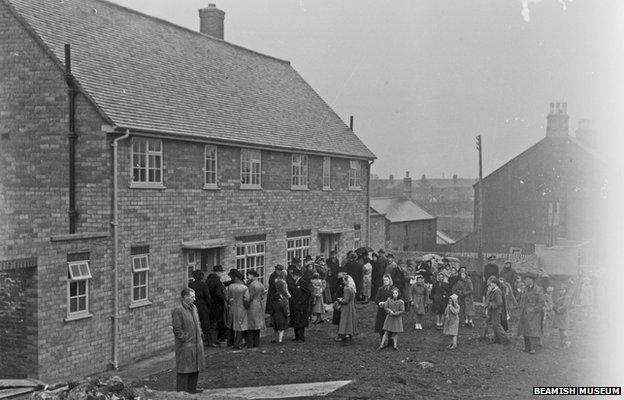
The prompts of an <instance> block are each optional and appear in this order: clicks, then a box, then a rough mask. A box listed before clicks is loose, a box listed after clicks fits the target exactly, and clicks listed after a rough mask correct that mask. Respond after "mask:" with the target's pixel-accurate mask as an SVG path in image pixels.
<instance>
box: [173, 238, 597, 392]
mask: <svg viewBox="0 0 624 400" xmlns="http://www.w3.org/2000/svg"><path fill="white" fill-rule="evenodd" d="M358 250H361V249H358ZM490 261H491V262H490V263H488V264H487V265H486V266H485V267H484V275H483V278H484V280H485V281H484V285H483V286H484V288H483V292H482V293H479V294H477V293H475V290H474V284H473V280H472V279H471V277H470V276H469V273H468V271H467V270H466V268H465V267H459V268H456V267H454V266H452V265H451V263H450V262H447V260H446V259H438V260H436V259H433V258H432V259H427V260H422V259H421V260H407V261H403V260H398V261H397V260H395V258H394V256H393V255H392V254H387V255H386V253H385V251H384V250H383V249H381V250H379V251H378V252H377V253H374V252H372V251H370V249H366V248H363V250H361V251H350V252H349V253H347V255H346V256H345V257H344V258H343V259H342V260H339V259H338V258H337V255H336V252H335V251H332V252H331V254H330V257H329V258H327V259H324V258H323V257H321V256H318V257H316V258H315V259H313V258H312V257H311V256H309V255H307V256H305V258H304V260H299V259H297V258H293V259H292V260H291V261H290V263H289V264H288V266H287V267H286V268H285V267H284V266H282V265H279V264H278V265H276V266H275V269H274V271H273V273H272V274H271V275H270V276H269V277H268V279H267V285H266V287H265V285H264V284H263V283H261V281H260V279H259V274H258V272H257V271H256V270H254V269H248V270H246V271H245V275H243V273H242V272H241V271H239V270H237V269H231V270H229V271H228V272H227V273H225V271H224V270H223V268H222V266H220V265H216V266H215V267H214V268H213V271H212V273H211V274H209V275H208V277H207V278H206V279H204V274H203V272H202V271H199V270H195V271H193V273H192V276H193V279H192V280H191V281H190V282H189V284H188V288H185V289H184V290H183V291H182V293H181V297H182V299H181V304H180V305H179V306H178V307H176V308H175V309H174V311H173V314H172V325H173V330H174V335H175V338H176V360H177V364H176V367H177V371H178V390H183V391H189V392H194V391H195V388H196V383H197V372H198V371H199V370H201V369H202V368H203V349H204V347H217V346H220V345H222V344H223V343H226V344H227V345H228V346H230V347H232V348H233V349H235V350H239V349H242V348H243V346H245V347H248V348H254V347H258V346H259V345H260V331H261V330H262V329H264V328H265V319H266V314H268V315H269V316H270V326H271V328H272V330H273V335H272V338H271V343H274V344H277V345H279V344H283V342H284V332H285V331H286V330H287V329H288V328H289V327H292V328H293V330H294V338H293V339H292V340H293V341H294V342H299V343H301V342H305V340H306V338H305V329H306V328H307V327H308V326H309V324H320V323H325V322H329V321H330V320H329V319H325V318H324V316H325V314H326V312H331V313H332V315H331V322H332V323H333V324H334V325H336V326H337V334H336V338H335V341H337V342H342V343H343V344H345V345H348V344H350V343H351V342H352V340H353V337H354V336H355V335H356V334H357V331H358V326H357V322H358V318H357V314H356V307H355V304H356V302H360V303H369V302H371V301H373V302H374V303H375V304H376V318H375V325H374V330H375V332H377V333H378V334H379V346H378V350H383V349H384V348H387V347H388V348H392V349H394V350H397V349H398V334H399V333H401V332H403V331H404V329H405V327H404V323H403V316H404V315H405V313H408V312H409V313H413V315H414V316H415V321H416V322H415V324H414V330H422V329H424V324H425V322H424V321H425V319H424V316H425V315H426V314H427V313H431V314H433V315H435V320H436V323H435V329H436V330H439V331H441V333H442V334H444V335H447V336H448V337H449V342H450V343H449V345H448V349H451V350H452V349H455V348H457V346H458V334H459V326H460V321H462V320H463V324H464V325H465V326H466V327H467V328H474V326H475V325H474V321H473V318H474V316H475V305H474V303H475V302H476V301H480V300H483V301H484V303H483V304H484V310H485V317H486V324H485V327H484V329H483V331H482V332H481V334H480V340H484V341H487V340H489V339H488V333H489V331H490V330H491V331H492V332H493V335H494V340H493V342H494V343H500V344H509V343H510V340H509V338H508V333H507V332H508V331H509V329H510V326H509V323H510V322H511V321H513V322H514V323H517V334H518V336H523V337H524V346H525V351H527V352H528V353H530V354H534V353H535V351H536V350H537V349H538V348H539V346H540V337H541V336H542V334H543V330H544V324H545V323H547V324H551V326H553V327H556V328H557V329H559V332H560V345H561V347H562V348H566V347H569V346H570V344H571V342H570V339H569V335H568V330H569V315H568V310H569V309H570V307H572V304H573V303H574V302H575V301H578V298H579V296H580V294H579V293H580V288H581V283H582V282H585V281H583V280H581V279H577V280H575V279H570V280H569V281H568V282H566V283H563V284H561V285H560V287H559V289H558V291H557V292H554V289H553V288H552V287H550V286H549V282H548V281H545V282H544V281H540V280H539V279H538V277H537V276H535V275H533V274H530V273H527V274H524V276H521V275H519V274H517V273H516V271H515V270H514V269H513V268H512V264H511V262H509V261H507V262H505V265H504V267H503V268H502V269H501V270H499V268H498V266H497V264H495V263H494V262H492V260H490ZM538 283H539V284H538ZM544 288H545V289H546V290H545V291H544ZM263 304H264V306H263ZM432 328H433V327H432Z"/></svg>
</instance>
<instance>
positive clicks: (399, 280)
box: [390, 265, 405, 298]
mask: <svg viewBox="0 0 624 400" xmlns="http://www.w3.org/2000/svg"><path fill="white" fill-rule="evenodd" d="M401 268H403V267H399V266H398V265H397V267H396V268H394V269H393V270H392V272H391V273H390V277H391V278H392V284H393V285H394V287H397V288H399V298H404V294H405V293H403V291H404V290H405V273H404V271H403V270H402V269H401Z"/></svg>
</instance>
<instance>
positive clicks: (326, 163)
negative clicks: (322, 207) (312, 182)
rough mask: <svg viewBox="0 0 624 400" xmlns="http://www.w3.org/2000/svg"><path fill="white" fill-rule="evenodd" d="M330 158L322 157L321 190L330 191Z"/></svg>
mask: <svg viewBox="0 0 624 400" xmlns="http://www.w3.org/2000/svg"><path fill="white" fill-rule="evenodd" d="M330 177H331V157H323V190H330V189H331V179H330Z"/></svg>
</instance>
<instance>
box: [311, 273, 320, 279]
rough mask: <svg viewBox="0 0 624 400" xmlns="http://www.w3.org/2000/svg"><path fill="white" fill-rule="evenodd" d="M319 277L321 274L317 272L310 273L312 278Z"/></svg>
mask: <svg viewBox="0 0 624 400" xmlns="http://www.w3.org/2000/svg"><path fill="white" fill-rule="evenodd" d="M320 277H321V275H320V274H319V273H318V272H315V273H313V274H312V278H314V279H318V278H320Z"/></svg>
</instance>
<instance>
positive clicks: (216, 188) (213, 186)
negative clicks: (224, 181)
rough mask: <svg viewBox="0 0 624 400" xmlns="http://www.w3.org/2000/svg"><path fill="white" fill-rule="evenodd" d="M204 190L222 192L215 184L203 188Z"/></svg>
mask: <svg viewBox="0 0 624 400" xmlns="http://www.w3.org/2000/svg"><path fill="white" fill-rule="evenodd" d="M202 189H204V190H221V188H220V187H219V185H217V184H216V183H215V184H212V183H211V184H206V185H204V186H203V187H202Z"/></svg>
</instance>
